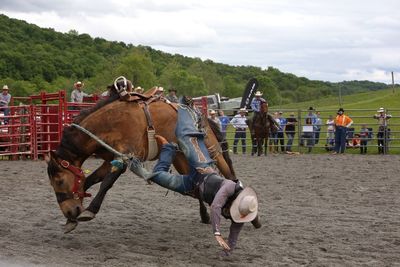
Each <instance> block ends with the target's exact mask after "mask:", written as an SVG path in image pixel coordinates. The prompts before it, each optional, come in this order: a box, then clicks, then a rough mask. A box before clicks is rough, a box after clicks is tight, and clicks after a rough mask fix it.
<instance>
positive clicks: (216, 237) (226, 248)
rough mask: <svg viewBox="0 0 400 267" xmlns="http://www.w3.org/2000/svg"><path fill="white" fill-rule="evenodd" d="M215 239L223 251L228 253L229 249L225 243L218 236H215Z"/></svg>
mask: <svg viewBox="0 0 400 267" xmlns="http://www.w3.org/2000/svg"><path fill="white" fill-rule="evenodd" d="M215 239H216V240H217V242H218V244H219V245H220V246H221V247H222V248H223V249H224V250H225V251H229V250H231V248H230V247H229V246H228V244H227V243H226V242H225V240H224V239H223V238H222V236H220V235H216V236H215Z"/></svg>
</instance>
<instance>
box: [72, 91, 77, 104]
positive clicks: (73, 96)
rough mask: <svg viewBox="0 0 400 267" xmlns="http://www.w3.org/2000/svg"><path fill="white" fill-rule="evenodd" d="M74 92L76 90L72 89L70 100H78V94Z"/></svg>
mask: <svg viewBox="0 0 400 267" xmlns="http://www.w3.org/2000/svg"><path fill="white" fill-rule="evenodd" d="M76 94H77V92H76V90H73V91H72V93H71V102H78V96H77V95H76Z"/></svg>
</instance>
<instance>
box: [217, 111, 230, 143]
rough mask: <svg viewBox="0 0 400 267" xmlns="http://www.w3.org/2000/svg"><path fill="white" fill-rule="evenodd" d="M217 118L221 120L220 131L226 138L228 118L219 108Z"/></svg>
mask: <svg viewBox="0 0 400 267" xmlns="http://www.w3.org/2000/svg"><path fill="white" fill-rule="evenodd" d="M218 119H219V121H220V122H221V132H222V136H223V137H224V139H226V129H227V128H228V124H229V118H228V116H225V114H224V111H223V110H222V109H220V110H219V111H218Z"/></svg>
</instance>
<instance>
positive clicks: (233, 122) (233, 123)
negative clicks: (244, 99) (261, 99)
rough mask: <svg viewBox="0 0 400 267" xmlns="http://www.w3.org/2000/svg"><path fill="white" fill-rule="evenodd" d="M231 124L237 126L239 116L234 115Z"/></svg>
mask: <svg viewBox="0 0 400 267" xmlns="http://www.w3.org/2000/svg"><path fill="white" fill-rule="evenodd" d="M231 124H232V126H233V128H235V129H236V128H237V117H233V119H232V120H231Z"/></svg>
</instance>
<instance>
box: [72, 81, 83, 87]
mask: <svg viewBox="0 0 400 267" xmlns="http://www.w3.org/2000/svg"><path fill="white" fill-rule="evenodd" d="M74 85H75V87H82V86H83V85H84V83H83V82H81V81H77V82H76V83H75V84H74Z"/></svg>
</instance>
